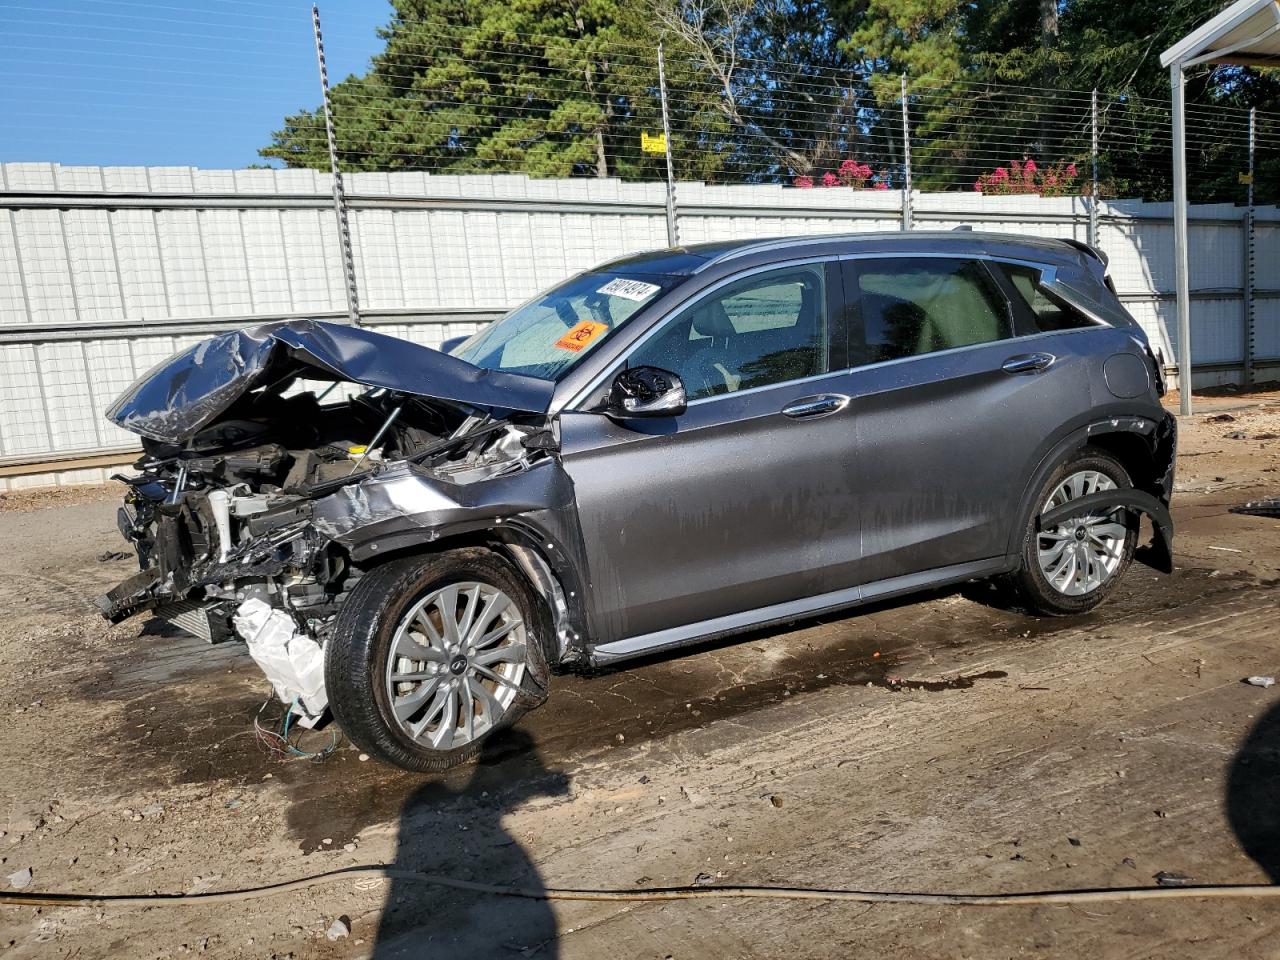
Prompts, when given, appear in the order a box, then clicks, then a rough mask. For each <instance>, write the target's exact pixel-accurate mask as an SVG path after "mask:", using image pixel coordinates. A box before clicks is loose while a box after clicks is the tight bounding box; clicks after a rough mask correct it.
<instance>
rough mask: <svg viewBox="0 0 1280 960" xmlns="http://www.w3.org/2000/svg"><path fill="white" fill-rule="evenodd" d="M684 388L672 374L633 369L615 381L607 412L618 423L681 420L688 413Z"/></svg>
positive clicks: (623, 372)
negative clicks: (676, 418) (661, 418)
mask: <svg viewBox="0 0 1280 960" xmlns="http://www.w3.org/2000/svg"><path fill="white" fill-rule="evenodd" d="M688 406H689V404H688V401H687V399H686V398H685V392H684V384H683V383H681V382H680V378H679V377H677V376H676V375H675V374H674V373H671V372H670V371H669V370H659V369H658V368H657V367H632V368H631V369H630V370H623V371H622V372H621V373H619V374H618V375H617V376H616V377H614V379H613V387H612V389H611V390H610V391H609V405H608V407H607V408H606V410H605V412H606V413H607V414H608V415H609V416H611V417H613V418H614V419H615V420H634V419H637V418H640V417H678V416H680V414H682V413H684V412H685V410H686V409H688Z"/></svg>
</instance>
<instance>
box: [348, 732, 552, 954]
mask: <svg viewBox="0 0 1280 960" xmlns="http://www.w3.org/2000/svg"><path fill="white" fill-rule="evenodd" d="M488 743H494V744H495V747H494V748H493V749H488ZM488 743H486V749H485V750H483V751H482V752H481V754H480V758H479V760H478V761H477V763H476V764H475V766H474V767H473V770H474V773H473V775H472V776H471V777H470V779H469V780H468V781H467V782H466V783H465V785H463V786H461V787H453V786H448V785H446V784H444V783H441V782H439V781H437V780H432V781H431V782H428V783H424V784H422V785H421V786H420V787H419V788H418V789H416V790H414V791H413V793H411V794H410V795H409V797H408V799H407V800H406V801H405V803H404V806H403V808H402V809H401V813H400V821H399V836H398V838H397V841H396V853H395V862H394V866H395V867H396V868H397V869H401V870H414V871H417V872H421V873H430V874H442V875H446V876H450V877H456V878H458V879H461V880H470V881H474V882H477V883H492V884H501V885H506V886H515V887H524V888H530V889H534V890H542V889H544V886H543V882H542V878H541V877H540V876H539V874H538V870H537V867H536V866H535V865H534V863H533V861H532V860H531V859H530V858H529V856H528V854H526V853H525V851H524V849H523V847H522V846H521V844H520V841H519V840H518V839H517V838H516V837H514V836H512V835H511V834H510V833H509V832H508V830H507V829H506V828H505V827H504V826H503V824H502V818H503V816H504V815H505V814H507V813H508V812H509V811H511V810H512V809H514V808H516V807H518V806H520V805H521V804H522V803H526V802H528V801H530V800H533V799H535V798H553V797H559V796H565V795H567V794H568V792H569V780H568V777H567V776H565V775H564V774H563V773H560V772H559V771H556V770H549V769H547V768H546V766H545V765H544V764H543V763H542V761H541V759H540V758H539V756H538V753H537V750H536V748H535V746H534V744H533V742H532V740H531V739H530V738H529V736H528V734H526V733H524V732H522V731H520V730H511V731H508V732H506V733H505V734H504V735H501V736H499V737H497V738H495V739H494V740H490V741H488ZM513 751H515V752H518V753H519V754H521V755H522V763H521V772H520V776H519V778H518V779H516V780H514V781H508V782H507V783H506V784H505V785H503V786H502V787H501V788H499V789H494V790H492V792H490V790H487V789H482V787H483V786H484V785H485V784H486V783H487V782H488V781H489V779H490V778H489V777H487V776H486V772H487V768H488V767H489V766H491V765H493V764H497V763H500V762H501V759H502V758H503V757H509V756H510V755H511V753H512V752H513ZM556 944H557V931H556V919H555V915H554V913H553V912H552V910H551V905H550V904H549V903H548V902H547V901H545V900H537V899H522V898H521V899H517V898H513V897H499V896H494V895H491V894H483V893H469V892H464V891H457V890H452V889H448V888H443V887H438V886H432V885H429V884H425V883H419V882H415V881H412V880H393V881H392V884H391V888H390V890H389V891H388V894H387V900H386V903H385V905H384V907H383V912H382V917H381V920H380V922H379V925H378V933H377V937H376V942H375V947H374V952H373V956H374V957H375V958H377V960H390V958H409V957H412V958H420V957H424V956H441V957H450V958H457V960H468V958H477V960H478V958H486V960H487V958H492V957H498V956H504V955H505V956H537V957H539V958H555V957H556V956H558V955H559V951H558V949H557V946H556Z"/></svg>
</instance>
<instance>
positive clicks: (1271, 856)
mask: <svg viewBox="0 0 1280 960" xmlns="http://www.w3.org/2000/svg"><path fill="white" fill-rule="evenodd" d="M1226 800H1227V819H1228V821H1229V822H1230V823H1231V829H1232V831H1233V832H1234V833H1235V835H1236V840H1237V841H1238V842H1239V843H1240V847H1241V849H1243V850H1244V852H1245V853H1246V854H1248V855H1249V856H1250V857H1252V858H1253V860H1254V862H1255V863H1257V864H1258V866H1260V867H1261V868H1262V869H1263V870H1265V871H1266V872H1267V876H1269V877H1270V878H1271V882H1272V883H1280V704H1277V705H1275V706H1272V708H1271V709H1270V710H1268V711H1267V712H1266V713H1264V714H1263V715H1262V717H1261V718H1260V719H1259V720H1258V721H1257V722H1256V723H1255V724H1254V725H1253V727H1252V728H1251V729H1250V730H1249V733H1248V735H1247V736H1246V737H1245V740H1244V743H1243V744H1242V745H1241V747H1240V750H1239V752H1238V753H1237V754H1236V756H1235V758H1234V759H1233V760H1232V762H1231V770H1230V772H1229V773H1228V774H1227V798H1226Z"/></svg>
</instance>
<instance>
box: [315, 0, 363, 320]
mask: <svg viewBox="0 0 1280 960" xmlns="http://www.w3.org/2000/svg"><path fill="white" fill-rule="evenodd" d="M311 26H312V28H313V29H314V30H315V34H316V63H317V64H319V67H320V92H321V93H322V94H323V96H324V130H325V135H326V136H327V137H328V138H329V172H330V173H331V174H332V176H333V212H334V216H336V217H337V220H338V245H339V246H340V247H341V248H342V273H343V277H344V279H345V280H346V285H347V315H348V317H349V318H350V320H351V322H352V323H353V324H355V325H356V326H359V324H360V297H359V294H358V293H357V291H356V261H355V255H354V254H353V253H352V250H351V225H350V223H348V221H347V195H346V192H345V191H344V190H343V188H342V170H341V168H340V167H339V166H338V142H337V137H336V136H335V135H334V132H333V104H332V103H331V102H330V100H329V70H328V68H327V67H326V66H325V62H324V38H323V37H322V36H321V34H320V7H319V6H318V5H315V4H313V5H312V7H311Z"/></svg>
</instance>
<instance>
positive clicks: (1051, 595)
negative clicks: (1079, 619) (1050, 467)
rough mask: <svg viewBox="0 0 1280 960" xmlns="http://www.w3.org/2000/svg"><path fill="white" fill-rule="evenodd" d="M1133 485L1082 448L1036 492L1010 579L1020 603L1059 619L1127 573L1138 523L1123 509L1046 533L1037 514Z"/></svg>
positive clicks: (1118, 467)
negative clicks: (1014, 571) (1018, 559)
mask: <svg viewBox="0 0 1280 960" xmlns="http://www.w3.org/2000/svg"><path fill="white" fill-rule="evenodd" d="M1132 486H1133V483H1132V481H1131V480H1130V479H1129V473H1128V471H1126V470H1125V468H1124V465H1123V464H1121V463H1120V461H1118V460H1117V459H1116V458H1115V457H1113V456H1111V455H1110V454H1108V453H1105V452H1104V451H1102V450H1099V449H1098V448H1096V447H1083V448H1082V449H1080V450H1078V451H1077V452H1076V453H1074V454H1072V456H1070V457H1069V458H1068V459H1067V460H1066V461H1065V462H1064V463H1063V464H1062V465H1061V466H1059V467H1058V469H1056V470H1055V471H1054V472H1053V473H1052V474H1050V475H1049V478H1048V479H1047V480H1046V481H1045V482H1044V483H1043V484H1042V485H1041V486H1040V488H1039V489H1038V490H1036V491H1035V494H1034V500H1033V501H1032V502H1033V509H1032V511H1031V517H1030V520H1029V522H1028V524H1027V529H1026V531H1025V532H1024V534H1023V539H1022V550H1021V557H1022V563H1021V566H1020V568H1019V570H1018V571H1017V572H1016V573H1014V574H1012V575H1011V576H1010V577H1009V582H1010V585H1011V586H1012V587H1013V588H1014V589H1015V590H1016V591H1017V594H1018V597H1019V599H1021V601H1022V602H1023V603H1024V604H1025V605H1026V606H1027V607H1029V608H1030V609H1031V610H1032V611H1033V612H1035V613H1040V614H1044V615H1046V616H1055V617H1062V616H1071V615H1073V614H1080V613H1085V612H1087V611H1089V610H1092V609H1093V608H1094V607H1096V606H1097V605H1098V604H1100V603H1102V601H1103V600H1105V599H1106V598H1107V597H1108V596H1109V595H1110V594H1111V592H1112V591H1113V590H1114V589H1115V587H1116V584H1117V583H1119V582H1120V578H1121V577H1123V576H1124V574H1125V571H1126V570H1128V569H1129V564H1130V563H1131V562H1132V561H1133V552H1134V549H1135V547H1136V545H1137V540H1138V525H1137V522H1136V520H1133V519H1131V518H1130V516H1129V513H1128V511H1126V510H1125V509H1124V508H1117V509H1115V510H1111V511H1103V512H1100V513H1095V514H1090V515H1088V516H1086V517H1082V518H1079V519H1077V520H1069V521H1066V522H1065V523H1063V524H1061V525H1059V526H1057V527H1055V528H1053V529H1051V530H1040V529H1038V519H1039V517H1040V515H1041V514H1043V513H1045V512H1046V511H1047V510H1048V509H1050V508H1051V507H1058V506H1061V505H1062V504H1064V503H1069V502H1070V501H1071V500H1073V499H1075V498H1076V497H1081V496H1085V495H1087V494H1091V493H1097V492H1099V491H1102V490H1109V489H1115V488H1120V489H1126V488H1129V487H1132Z"/></svg>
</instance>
